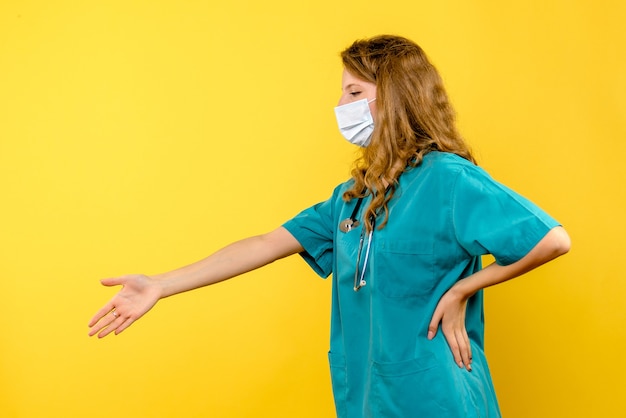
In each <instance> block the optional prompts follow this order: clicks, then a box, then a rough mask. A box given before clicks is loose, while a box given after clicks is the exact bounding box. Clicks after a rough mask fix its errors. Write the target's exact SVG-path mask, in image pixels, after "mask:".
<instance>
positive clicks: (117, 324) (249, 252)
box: [89, 227, 303, 338]
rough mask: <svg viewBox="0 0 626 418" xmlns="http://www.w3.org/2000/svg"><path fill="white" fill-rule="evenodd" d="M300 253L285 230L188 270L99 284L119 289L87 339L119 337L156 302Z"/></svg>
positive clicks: (235, 247)
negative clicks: (93, 337)
mask: <svg viewBox="0 0 626 418" xmlns="http://www.w3.org/2000/svg"><path fill="white" fill-rule="evenodd" d="M301 251H303V248H302V246H301V245H300V243H299V242H298V241H297V240H296V239H295V238H294V237H293V235H291V234H290V233H289V232H288V231H287V230H286V229H285V228H283V227H280V228H278V229H275V230H274V231H272V232H269V233H267V234H263V235H257V236H254V237H250V238H246V239H243V240H241V241H237V242H234V243H232V244H230V245H228V246H226V247H224V248H222V249H221V250H219V251H217V252H215V253H213V254H212V255H210V256H208V257H207V258H205V259H203V260H200V261H198V262H196V263H194V264H191V265H189V266H186V267H183V268H180V269H177V270H174V271H171V272H168V273H164V274H159V275H155V276H152V277H148V276H145V275H129V276H122V277H118V278H113V279H105V280H102V284H103V285H105V286H119V285H121V286H122V289H121V290H120V291H119V293H117V294H116V295H115V296H114V297H113V298H112V299H111V300H110V301H109V302H108V303H107V304H106V305H104V306H103V307H102V309H100V310H99V311H98V312H97V313H96V315H94V317H93V318H92V319H91V321H90V322H89V327H90V328H91V330H90V331H89V335H90V336H92V335H96V334H98V337H100V338H101V337H105V336H106V335H108V334H110V333H111V332H114V333H115V334H119V333H120V332H122V331H123V330H125V329H126V328H128V327H129V326H130V325H131V324H132V323H133V322H135V321H136V320H137V319H139V318H140V317H142V316H143V315H144V314H145V313H146V312H148V311H149V310H150V309H151V308H152V307H153V306H154V305H155V304H156V303H157V302H158V301H159V299H162V298H165V297H168V296H172V295H175V294H177V293H182V292H186V291H188V290H192V289H197V288H199V287H203V286H208V285H211V284H214V283H218V282H221V281H223V280H227V279H230V278H232V277H235V276H238V275H240V274H243V273H246V272H248V271H251V270H254V269H257V268H259V267H262V266H264V265H267V264H269V263H271V262H273V261H276V260H278V259H280V258H283V257H286V256H289V255H292V254H296V253H299V252H301Z"/></svg>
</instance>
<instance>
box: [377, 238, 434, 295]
mask: <svg viewBox="0 0 626 418" xmlns="http://www.w3.org/2000/svg"><path fill="white" fill-rule="evenodd" d="M379 244H380V245H379V246H378V248H377V252H376V259H375V274H376V276H375V282H376V283H375V286H376V288H377V289H378V290H379V291H380V293H381V294H382V295H384V296H386V297H390V298H404V297H415V296H430V295H431V294H432V292H433V290H434V288H435V286H436V285H437V283H436V281H435V255H434V242H433V241H432V240H420V241H415V240H394V241H385V242H381V243H379Z"/></svg>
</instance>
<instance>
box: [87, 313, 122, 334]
mask: <svg viewBox="0 0 626 418" xmlns="http://www.w3.org/2000/svg"><path fill="white" fill-rule="evenodd" d="M101 310H104V308H103V309H101ZM114 312H115V308H113V309H110V310H109V311H108V312H107V313H106V314H104V315H102V317H101V318H100V319H99V320H98V321H97V322H96V323H94V325H93V327H92V328H91V330H90V331H89V336H90V337H91V336H93V335H96V334H97V333H98V332H100V330H102V329H105V328H109V327H111V326H112V323H113V322H114V321H115V320H116V319H118V317H119V314H118V313H114ZM105 335H106V334H105Z"/></svg>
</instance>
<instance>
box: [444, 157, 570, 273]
mask: <svg viewBox="0 0 626 418" xmlns="http://www.w3.org/2000/svg"><path fill="white" fill-rule="evenodd" d="M452 217H453V224H454V229H455V234H456V237H457V240H458V241H459V243H460V244H461V246H462V247H463V248H465V250H466V251H467V252H468V253H469V254H471V255H473V256H478V255H483V254H492V255H493V256H494V257H495V259H496V262H497V263H498V264H501V265H507V264H511V263H514V262H516V261H518V260H519V259H521V258H522V257H524V256H525V255H526V254H528V252H530V250H532V249H533V247H534V246H535V245H537V243H538V242H539V241H540V240H541V239H542V238H543V237H544V236H545V235H546V234H547V233H548V231H550V229H552V228H554V227H555V226H558V225H559V223H558V222H557V221H556V220H554V219H553V218H552V217H550V216H549V215H548V214H547V213H545V212H544V211H543V210H542V209H540V208H539V207H538V206H537V205H535V204H534V203H532V202H531V201H529V200H528V199H526V198H525V197H523V196H521V195H519V194H518V193H516V192H514V191H513V190H511V189H509V188H508V187H506V186H504V185H502V184H500V183H498V182H496V181H495V180H493V179H492V178H491V177H490V176H489V174H487V173H486V172H485V171H484V170H483V169H481V168H479V167H476V166H472V167H464V168H463V169H462V170H461V171H460V172H459V174H458V177H457V179H456V181H455V183H454V186H453V190H452Z"/></svg>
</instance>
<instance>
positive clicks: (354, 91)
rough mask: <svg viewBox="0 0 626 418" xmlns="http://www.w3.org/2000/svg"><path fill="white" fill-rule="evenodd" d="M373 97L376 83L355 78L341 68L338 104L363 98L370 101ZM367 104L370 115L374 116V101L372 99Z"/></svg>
mask: <svg viewBox="0 0 626 418" xmlns="http://www.w3.org/2000/svg"><path fill="white" fill-rule="evenodd" d="M374 98H376V84H374V83H370V82H369V81H365V80H362V79H360V78H357V77H355V76H354V75H352V74H350V73H349V72H348V71H347V70H343V76H342V78H341V97H340V98H339V103H337V105H338V106H341V105H345V104H348V103H352V102H356V101H357V100H363V99H367V100H368V101H370V100H372V99H374ZM369 106H370V112H372V116H373V117H374V118H376V101H375V100H374V101H372V102H371V103H370V104H369Z"/></svg>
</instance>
